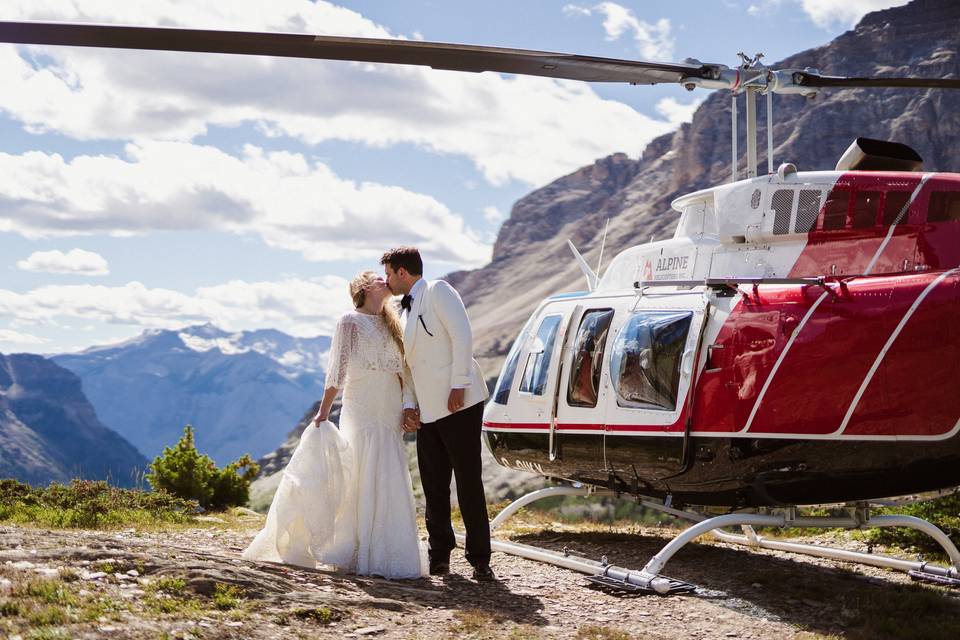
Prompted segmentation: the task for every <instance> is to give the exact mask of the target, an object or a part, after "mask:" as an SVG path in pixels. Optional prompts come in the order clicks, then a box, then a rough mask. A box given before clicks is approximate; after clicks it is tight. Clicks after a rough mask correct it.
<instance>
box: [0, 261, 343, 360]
mask: <svg viewBox="0 0 960 640" xmlns="http://www.w3.org/2000/svg"><path fill="white" fill-rule="evenodd" d="M347 286H348V283H347V280H345V279H343V278H339V277H336V276H327V277H323V278H318V279H316V280H303V279H296V278H291V279H286V280H282V281H278V282H245V281H242V280H234V281H231V282H227V283H224V284H220V285H216V286H212V287H201V288H198V289H197V290H196V291H194V292H193V294H187V293H183V292H180V291H174V290H171V289H159V288H155V289H151V288H148V287H146V286H144V285H143V284H141V283H139V282H129V283H127V284H126V285H123V286H112V287H110V286H100V285H70V286H47V287H40V288H38V289H33V290H31V291H28V292H25V293H17V292H14V291H9V290H4V289H0V317H8V318H11V319H13V320H14V321H15V322H16V323H17V324H20V325H27V326H29V325H55V324H56V322H57V321H58V320H61V319H66V320H68V321H81V322H96V323H107V324H115V325H128V326H134V327H138V328H140V327H142V328H160V329H176V328H180V327H183V326H185V325H188V324H198V323H205V322H212V323H214V324H215V325H217V326H218V327H221V328H224V329H226V330H228V331H241V330H248V329H264V328H273V329H279V330H281V331H284V332H287V333H290V334H291V335H297V336H316V335H324V334H327V335H329V334H330V333H331V331H332V330H333V328H334V326H335V324H336V321H337V318H338V317H339V316H340V315H341V314H342V313H343V312H344V311H346V310H348V309H349V308H350V298H349V295H348V293H347ZM4 336H6V337H8V338H12V339H11V340H8V341H10V342H19V343H21V344H23V343H26V344H31V343H30V342H26V341H25V340H21V339H20V338H29V336H27V335H26V334H21V333H18V332H14V331H0V339H2V338H3V337H4ZM37 340H39V339H37Z"/></svg>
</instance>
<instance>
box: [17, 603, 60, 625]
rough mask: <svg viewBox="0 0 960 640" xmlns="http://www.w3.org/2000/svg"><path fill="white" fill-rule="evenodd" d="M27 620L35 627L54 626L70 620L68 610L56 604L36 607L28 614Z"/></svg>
mask: <svg viewBox="0 0 960 640" xmlns="http://www.w3.org/2000/svg"><path fill="white" fill-rule="evenodd" d="M27 620H28V621H29V623H30V625H31V626H34V627H52V626H57V625H61V624H66V623H67V622H68V618H67V613H66V611H64V610H63V609H61V608H60V607H58V606H55V605H54V606H49V605H48V606H46V607H41V608H39V609H35V610H34V611H32V612H31V613H30V614H29V615H28V616H27Z"/></svg>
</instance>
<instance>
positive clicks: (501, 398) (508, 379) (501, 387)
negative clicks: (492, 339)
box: [493, 316, 533, 404]
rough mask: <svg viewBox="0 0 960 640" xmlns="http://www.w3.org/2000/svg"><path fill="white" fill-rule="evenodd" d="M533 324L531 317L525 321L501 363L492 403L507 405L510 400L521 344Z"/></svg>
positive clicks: (521, 348)
mask: <svg viewBox="0 0 960 640" xmlns="http://www.w3.org/2000/svg"><path fill="white" fill-rule="evenodd" d="M532 324H533V316H530V319H529V320H527V324H525V325H524V326H523V329H521V330H520V335H519V336H517V339H516V340H514V342H513V346H512V347H510V353H508V354H507V359H506V361H505V362H504V363H503V370H502V371H501V372H500V378H498V379H497V388H496V389H494V391H493V401H494V402H496V403H497V404H507V400H509V399H510V387H512V386H513V376H514V375H516V373H517V362H518V361H519V360H520V351H522V350H523V343H524V342H526V340H527V334H529V333H530V326H531V325H532Z"/></svg>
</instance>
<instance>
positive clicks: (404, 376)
mask: <svg viewBox="0 0 960 640" xmlns="http://www.w3.org/2000/svg"><path fill="white" fill-rule="evenodd" d="M400 380H401V384H402V385H403V408H404V409H416V408H417V392H416V390H415V389H414V388H413V375H412V374H411V373H410V367H408V366H407V364H406V363H404V364H403V371H402V372H401V373H400Z"/></svg>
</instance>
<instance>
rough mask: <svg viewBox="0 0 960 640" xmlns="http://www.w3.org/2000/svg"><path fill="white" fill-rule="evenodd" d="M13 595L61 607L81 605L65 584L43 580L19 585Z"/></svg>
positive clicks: (38, 579)
mask: <svg viewBox="0 0 960 640" xmlns="http://www.w3.org/2000/svg"><path fill="white" fill-rule="evenodd" d="M11 595H13V596H18V597H21V598H30V599H32V600H36V601H38V602H41V603H43V604H52V605H58V606H61V607H66V606H72V607H75V606H77V605H78V604H79V603H80V601H79V599H78V598H77V596H76V594H75V593H73V591H71V589H70V588H69V587H68V586H67V585H66V584H65V583H63V582H61V581H60V580H44V579H43V578H34V579H32V580H29V581H27V582H25V583H23V584H21V585H19V586H18V587H17V588H16V589H14V590H13V591H12V592H11Z"/></svg>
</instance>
